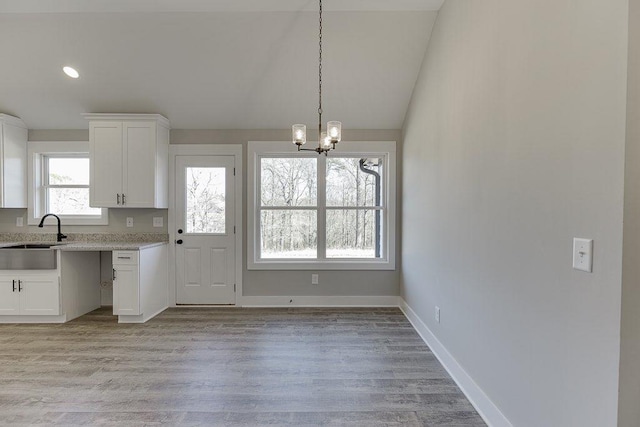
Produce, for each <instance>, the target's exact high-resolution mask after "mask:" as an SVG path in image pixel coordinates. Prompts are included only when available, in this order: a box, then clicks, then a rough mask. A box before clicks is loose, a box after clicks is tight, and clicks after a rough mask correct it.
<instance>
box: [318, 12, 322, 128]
mask: <svg viewBox="0 0 640 427" xmlns="http://www.w3.org/2000/svg"><path fill="white" fill-rule="evenodd" d="M319 1H320V16H319V20H318V23H319V29H320V30H319V31H320V33H319V41H318V48H319V50H318V137H320V133H321V132H322V0H319Z"/></svg>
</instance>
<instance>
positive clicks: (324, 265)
mask: <svg viewBox="0 0 640 427" xmlns="http://www.w3.org/2000/svg"><path fill="white" fill-rule="evenodd" d="M395 269H396V266H395V262H393V261H354V260H345V261H311V260H305V261H290V260H287V261H271V260H270V261H256V262H248V263H247V270H319V271H322V270H337V271H343V270H373V271H381V270H395Z"/></svg>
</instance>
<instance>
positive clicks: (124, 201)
mask: <svg viewBox="0 0 640 427" xmlns="http://www.w3.org/2000/svg"><path fill="white" fill-rule="evenodd" d="M126 200H127V199H126V198H125V195H124V193H122V204H123V205H125V204H126Z"/></svg>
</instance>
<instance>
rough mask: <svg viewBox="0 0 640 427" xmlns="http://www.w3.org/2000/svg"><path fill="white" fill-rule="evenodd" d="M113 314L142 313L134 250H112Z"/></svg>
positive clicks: (136, 259)
mask: <svg viewBox="0 0 640 427" xmlns="http://www.w3.org/2000/svg"><path fill="white" fill-rule="evenodd" d="M113 314H115V315H125V316H126V315H139V314H142V313H141V312H140V266H139V265H138V252H136V251H113Z"/></svg>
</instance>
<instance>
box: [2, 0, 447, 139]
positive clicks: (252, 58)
mask: <svg viewBox="0 0 640 427" xmlns="http://www.w3.org/2000/svg"><path fill="white" fill-rule="evenodd" d="M324 3H325V10H327V12H326V13H325V14H324V30H323V46H324V61H323V104H324V105H323V106H324V111H325V115H324V119H326V120H330V119H336V120H341V121H342V122H343V123H344V127H345V129H349V128H351V129H399V128H400V127H401V126H402V121H403V119H404V115H405V112H406V109H407V106H408V103H409V100H410V97H411V92H412V90H413V86H414V83H415V81H416V77H417V74H418V71H419V68H420V64H421V62H422V58H423V56H424V52H425V50H426V46H427V43H428V39H429V35H430V33H431V28H432V26H433V22H434V20H435V16H436V12H434V11H433V10H434V9H437V8H438V7H439V6H440V5H441V3H442V0H437V1H436V0H369V1H365V0H359V1H358V0H340V1H338V0H333V1H329V0H325V2H324ZM267 5H269V6H268V7H267ZM392 5H394V6H392ZM315 7H317V4H316V2H315V1H308V0H271V1H266V0H261V1H260V0H233V1H232V0H227V1H222V0H214V1H211V0H209V1H204V0H199V1H197V0H182V1H178V0H153V1H152V0H146V1H138V0H135V1H132V0H129V1H124V0H118V1H116V0H113V1H87V0H75V1H74V0H67V1H64V2H60V1H57V0H49V1H44V0H19V1H17V0H13V1H7V0H0V52H1V53H0V55H2V56H1V57H2V61H0V63H1V64H2V65H3V66H2V67H0V113H8V114H12V115H16V116H19V117H21V118H22V119H23V120H25V122H26V123H27V125H28V126H29V128H31V129H82V128H87V123H86V121H85V120H84V119H82V117H81V116H80V114H81V113H88V112H94V113H95V112H118V113H127V112H131V113H160V114H163V115H165V116H167V117H168V118H169V120H170V121H171V126H172V127H173V128H178V129H281V128H287V127H289V126H290V125H291V124H292V123H294V122H295V123H298V122H300V123H307V125H308V126H314V124H315V123H316V122H317V113H316V109H317V84H318V83H317V56H318V52H317V44H318V40H317V32H318V29H317V12H314V11H313V9H314V8H315ZM301 10H302V11H301ZM304 10H310V11H308V12H307V11H304ZM39 11H42V12H46V13H36V12H39ZM158 11H160V12H163V13H150V12H158ZM51 12H55V13H51ZM63 65H72V66H74V67H76V68H77V69H78V71H79V72H80V74H81V77H80V79H78V80H71V79H69V78H68V77H66V76H65V75H64V74H63V73H62V71H61V70H62V66H63ZM323 121H324V120H323Z"/></svg>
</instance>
